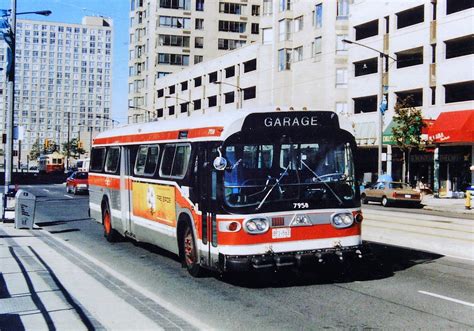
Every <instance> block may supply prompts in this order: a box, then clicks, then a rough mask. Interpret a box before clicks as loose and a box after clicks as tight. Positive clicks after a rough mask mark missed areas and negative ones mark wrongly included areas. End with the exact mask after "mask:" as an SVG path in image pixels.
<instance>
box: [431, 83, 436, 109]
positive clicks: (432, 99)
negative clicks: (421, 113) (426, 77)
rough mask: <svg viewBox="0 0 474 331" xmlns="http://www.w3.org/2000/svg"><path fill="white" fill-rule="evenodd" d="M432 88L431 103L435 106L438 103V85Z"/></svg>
mask: <svg viewBox="0 0 474 331" xmlns="http://www.w3.org/2000/svg"><path fill="white" fill-rule="evenodd" d="M430 88H431V105H432V106H434V105H435V104H436V86H432V87H430Z"/></svg>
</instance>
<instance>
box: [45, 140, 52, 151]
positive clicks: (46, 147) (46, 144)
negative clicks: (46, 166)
mask: <svg viewBox="0 0 474 331" xmlns="http://www.w3.org/2000/svg"><path fill="white" fill-rule="evenodd" d="M50 143H51V142H50V141H49V139H45V140H44V148H45V149H48V148H49V145H50Z"/></svg>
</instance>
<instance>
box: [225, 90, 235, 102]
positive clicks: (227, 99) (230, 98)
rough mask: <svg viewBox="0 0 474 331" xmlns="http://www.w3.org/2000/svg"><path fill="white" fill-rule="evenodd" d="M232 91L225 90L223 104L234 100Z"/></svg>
mask: <svg viewBox="0 0 474 331" xmlns="http://www.w3.org/2000/svg"><path fill="white" fill-rule="evenodd" d="M234 99H235V97H234V92H233V91H232V92H227V93H224V102H225V104H228V103H233V102H234Z"/></svg>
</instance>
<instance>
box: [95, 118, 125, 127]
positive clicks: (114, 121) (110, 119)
mask: <svg viewBox="0 0 474 331" xmlns="http://www.w3.org/2000/svg"><path fill="white" fill-rule="evenodd" d="M95 118H100V119H104V120H107V121H112V128H114V123H116V124H120V122H119V121H117V120H114V119H113V118H110V117H108V116H102V115H95Z"/></svg>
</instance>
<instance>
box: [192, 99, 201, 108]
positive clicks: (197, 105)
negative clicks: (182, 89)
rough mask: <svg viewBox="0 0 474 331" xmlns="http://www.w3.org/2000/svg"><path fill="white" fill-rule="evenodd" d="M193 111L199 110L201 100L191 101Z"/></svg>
mask: <svg viewBox="0 0 474 331" xmlns="http://www.w3.org/2000/svg"><path fill="white" fill-rule="evenodd" d="M193 109H194V110H198V109H201V99H196V100H194V101H193Z"/></svg>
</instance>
